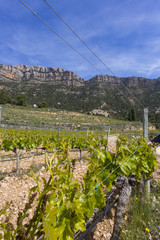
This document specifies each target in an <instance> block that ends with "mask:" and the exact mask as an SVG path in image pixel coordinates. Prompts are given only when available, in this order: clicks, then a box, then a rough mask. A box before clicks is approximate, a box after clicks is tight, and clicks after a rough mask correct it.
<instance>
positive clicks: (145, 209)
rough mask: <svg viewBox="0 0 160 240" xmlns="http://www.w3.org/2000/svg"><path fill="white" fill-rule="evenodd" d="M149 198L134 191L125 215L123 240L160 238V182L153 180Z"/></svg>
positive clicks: (157, 239) (155, 239)
mask: <svg viewBox="0 0 160 240" xmlns="http://www.w3.org/2000/svg"><path fill="white" fill-rule="evenodd" d="M151 186H152V188H151V195H150V197H149V199H148V198H147V197H146V196H145V195H144V196H143V197H142V198H140V196H139V194H138V191H134V193H133V195H132V197H131V199H130V202H129V205H128V210H127V212H126V214H125V217H124V226H123V230H122V234H121V239H122V240H135V239H136V240H149V239H153V240H159V239H160V183H158V182H157V181H153V182H152V185H151Z"/></svg>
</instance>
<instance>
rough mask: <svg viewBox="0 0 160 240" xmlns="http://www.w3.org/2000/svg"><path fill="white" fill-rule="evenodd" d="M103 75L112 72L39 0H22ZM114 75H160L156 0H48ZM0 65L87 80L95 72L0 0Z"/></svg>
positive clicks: (13, 3) (17, 7) (18, 6)
mask: <svg viewBox="0 0 160 240" xmlns="http://www.w3.org/2000/svg"><path fill="white" fill-rule="evenodd" d="M23 1H24V2H25V3H26V4H27V5H28V6H29V7H30V8H31V9H32V10H33V11H34V12H36V13H37V14H38V15H39V16H40V17H41V18H42V19H43V20H44V21H45V22H46V23H47V24H49V25H50V26H51V27H52V28H53V29H54V30H55V31H56V32H57V33H58V34H59V35H61V36H62V37H63V38H64V39H65V40H66V41H68V42H69V43H70V44H71V45H72V46H73V47H74V48H76V49H77V50H78V51H79V52H80V53H81V54H83V55H84V56H85V57H87V58H88V59H89V60H90V61H91V62H92V63H93V64H94V65H95V66H96V67H97V68H98V69H99V70H100V71H101V72H103V74H109V75H112V74H111V73H110V72H109V71H108V70H107V69H106V68H105V67H104V65H103V64H102V63H101V62H100V61H98V59H96V58H95V56H93V55H92V54H91V53H90V52H89V51H88V50H87V48H86V47H85V46H84V45H83V44H82V43H81V42H80V41H79V40H78V39H77V38H76V37H75V36H74V35H73V33H71V32H70V31H69V29H68V28H67V27H66V26H65V25H64V24H63V22H62V21H61V20H60V19H58V18H57V16H56V15H55V14H54V13H53V12H52V11H51V9H49V7H48V6H47V5H46V3H45V2H44V1H43V0H23ZM48 2H49V3H50V5H51V6H52V7H53V8H54V9H55V10H56V11H57V12H58V13H59V14H60V15H61V17H63V18H64V20H65V21H66V22H67V23H68V24H69V25H70V26H71V27H72V28H73V30H74V31H75V32H76V33H77V34H78V35H79V36H80V37H81V38H82V39H83V40H84V41H85V42H86V44H87V45H88V46H89V47H90V48H91V49H92V51H94V52H95V54H97V56H98V57H99V58H100V59H101V60H102V61H103V62H104V63H105V64H106V65H107V66H108V67H109V68H110V69H111V70H112V71H113V72H114V74H115V75H116V76H119V77H127V76H141V77H147V78H158V77H160V11H159V10H160V1H159V0H141V1H139V0H121V1H120V0H99V1H97V0H81V1H78V0H54V1H53V0H48ZM0 63H1V64H11V65H12V64H26V65H34V66H45V67H61V68H63V69H67V70H70V71H73V72H76V73H77V74H78V75H79V76H80V77H83V78H84V79H86V80H88V79H89V78H91V77H93V76H94V75H97V74H99V72H98V71H97V70H96V69H94V68H93V67H92V66H91V65H89V64H88V63H87V62H86V61H85V60H84V59H83V58H82V57H80V56H79V55H78V54H77V53H75V52H74V51H73V50H72V49H70V48H69V46H67V45H66V44H65V43H64V42H63V41H62V40H60V39H59V38H58V37H57V36H56V35H54V34H53V32H52V31H51V30H49V29H48V28H47V27H46V26H45V25H43V24H42V23H41V22H40V21H39V20H38V19H37V18H36V17H35V16H34V15H33V14H32V13H30V12H29V11H28V10H27V9H26V8H25V7H24V6H23V5H22V3H20V2H19V0H0Z"/></svg>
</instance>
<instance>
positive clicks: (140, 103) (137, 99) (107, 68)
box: [43, 0, 144, 108]
mask: <svg viewBox="0 0 160 240" xmlns="http://www.w3.org/2000/svg"><path fill="white" fill-rule="evenodd" d="M43 1H44V2H45V3H46V4H47V5H48V7H49V8H50V9H51V10H52V11H53V12H54V13H55V14H56V15H57V17H58V18H60V19H61V21H62V22H63V23H64V24H65V25H66V26H67V27H68V28H69V29H70V30H71V32H72V33H73V34H74V35H75V36H76V37H77V38H78V39H79V40H80V41H81V42H82V43H83V44H84V45H85V47H86V48H87V49H88V50H89V51H90V52H91V53H92V54H93V55H94V56H95V57H96V58H97V59H98V60H99V61H100V62H101V63H102V64H103V65H104V66H105V67H106V68H107V69H108V71H109V72H110V73H111V74H112V75H113V76H116V75H115V73H114V72H113V71H112V70H111V69H110V68H109V67H108V66H107V65H106V64H105V63H104V62H103V61H102V60H101V59H100V58H99V57H98V56H97V55H96V54H95V53H94V52H93V50H92V49H91V48H90V47H89V46H88V45H87V44H86V43H85V42H84V41H83V40H82V38H81V37H79V35H78V34H77V33H76V32H75V31H74V30H73V29H72V28H71V27H70V25H69V24H68V23H67V22H66V21H65V20H64V19H63V18H62V17H61V16H60V15H59V14H58V13H57V11H56V10H55V9H54V8H53V7H52V6H51V5H50V4H49V3H48V2H47V1H46V0H43ZM120 83H121V84H122V85H123V87H124V88H125V89H126V90H127V91H128V92H129V93H130V94H131V95H132V97H134V98H135V99H136V100H137V102H138V103H139V104H140V105H141V106H142V107H143V108H144V106H143V104H142V103H141V102H140V101H139V99H138V98H137V97H136V96H135V95H134V94H132V92H131V91H130V90H129V89H128V88H127V87H126V86H125V85H124V84H123V83H122V82H121V81H120Z"/></svg>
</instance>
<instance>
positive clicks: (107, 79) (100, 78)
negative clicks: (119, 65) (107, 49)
mask: <svg viewBox="0 0 160 240" xmlns="http://www.w3.org/2000/svg"><path fill="white" fill-rule="evenodd" d="M89 82H90V83H91V84H97V83H98V84H99V85H103V84H105V83H112V84H120V83H123V84H124V85H125V86H127V87H148V86H152V85H157V84H160V78H158V79H148V78H142V77H126V78H119V77H116V76H109V75H96V76H95V77H93V78H91V79H90V80H89Z"/></svg>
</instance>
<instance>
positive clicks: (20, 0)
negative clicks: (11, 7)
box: [18, 0, 103, 74]
mask: <svg viewBox="0 0 160 240" xmlns="http://www.w3.org/2000/svg"><path fill="white" fill-rule="evenodd" d="M18 1H19V2H21V3H22V4H23V5H24V6H25V7H26V8H27V9H28V10H29V11H30V12H31V13H32V14H33V15H34V16H35V17H37V18H38V19H39V20H40V21H41V22H42V23H43V24H44V25H45V26H46V27H48V28H49V29H50V30H51V31H52V32H53V33H54V34H56V35H57V37H59V38H60V39H61V40H62V41H63V42H65V43H66V44H67V45H68V46H69V47H70V48H71V49H72V50H74V51H75V52H76V53H78V54H79V55H80V56H81V57H82V58H84V59H85V60H86V61H87V62H88V63H89V64H90V65H91V66H92V67H94V68H95V69H96V70H97V71H98V72H100V73H101V74H103V73H102V72H101V71H100V70H99V69H98V68H97V67H96V66H95V65H94V64H93V63H91V62H90V61H89V59H88V58H86V57H85V56H84V55H83V54H81V53H80V52H79V51H78V50H76V49H75V48H74V47H72V46H71V44H70V43H68V42H67V41H66V40H65V39H64V38H63V37H61V36H60V35H59V34H58V33H57V32H56V31H55V30H54V29H53V28H51V27H50V26H49V25H48V24H47V23H46V22H45V21H44V20H43V19H42V18H40V17H39V16H38V15H37V14H36V13H35V12H33V11H32V9H31V8H29V7H28V6H27V5H26V4H25V3H24V2H23V1H22V0H18Z"/></svg>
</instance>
